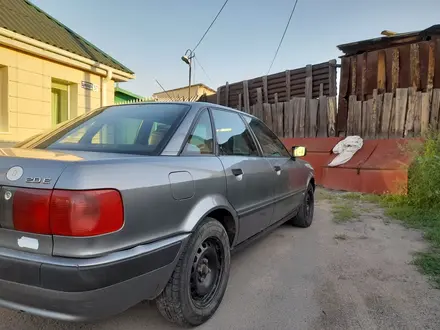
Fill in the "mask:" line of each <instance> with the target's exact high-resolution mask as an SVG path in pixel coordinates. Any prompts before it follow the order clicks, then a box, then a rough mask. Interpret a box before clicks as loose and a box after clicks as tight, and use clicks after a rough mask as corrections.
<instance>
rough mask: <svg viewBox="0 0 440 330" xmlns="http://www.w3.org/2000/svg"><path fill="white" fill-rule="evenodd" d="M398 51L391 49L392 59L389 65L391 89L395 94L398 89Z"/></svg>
mask: <svg viewBox="0 0 440 330" xmlns="http://www.w3.org/2000/svg"><path fill="white" fill-rule="evenodd" d="M399 62H400V60H399V49H397V48H394V49H393V59H392V64H391V89H392V92H393V93H395V92H396V89H397V88H398V87H399V75H400V73H399V65H400V64H399Z"/></svg>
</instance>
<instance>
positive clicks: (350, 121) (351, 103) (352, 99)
mask: <svg viewBox="0 0 440 330" xmlns="http://www.w3.org/2000/svg"><path fill="white" fill-rule="evenodd" d="M356 102H357V100H356V95H350V96H349V98H348V116H347V135H353V133H354V124H355V123H354V121H355V117H354V107H355V104H356Z"/></svg>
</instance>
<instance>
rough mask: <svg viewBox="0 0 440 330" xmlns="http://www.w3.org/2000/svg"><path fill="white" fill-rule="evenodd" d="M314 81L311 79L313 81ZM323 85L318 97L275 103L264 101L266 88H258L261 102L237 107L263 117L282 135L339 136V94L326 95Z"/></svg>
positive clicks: (267, 123) (276, 98)
mask: <svg viewBox="0 0 440 330" xmlns="http://www.w3.org/2000/svg"><path fill="white" fill-rule="evenodd" d="M309 83H310V82H309ZM322 90H323V86H322V85H321V94H320V96H319V97H318V98H310V97H308V98H307V97H293V98H292V99H290V100H288V101H280V100H279V99H278V95H277V94H275V96H274V101H275V102H274V103H267V102H264V100H263V91H262V88H257V90H256V93H257V102H256V103H255V104H254V105H251V106H249V108H246V107H244V106H242V104H241V103H239V104H238V105H237V107H236V108H237V109H238V110H241V111H244V112H247V113H250V114H252V115H254V116H256V117H258V118H260V119H261V120H263V121H264V122H265V123H266V125H267V126H269V128H271V129H272V130H273V131H274V133H275V134H277V135H278V136H279V137H283V138H290V137H327V136H334V135H335V123H336V111H337V109H336V96H325V95H324V93H323V91H322Z"/></svg>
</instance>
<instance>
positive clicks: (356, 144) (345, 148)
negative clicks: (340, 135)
mask: <svg viewBox="0 0 440 330" xmlns="http://www.w3.org/2000/svg"><path fill="white" fill-rule="evenodd" d="M363 145H364V140H363V139H362V138H361V137H360V136H357V135H353V136H347V137H346V138H345V139H344V140H342V141H340V142H339V143H338V144H337V145H335V146H334V147H333V153H334V154H337V156H336V158H335V159H333V160H332V161H331V162H330V164H328V166H330V167H335V166H339V165H342V164H345V163H346V162H348V161H349V160H350V159H351V158H352V157H353V155H354V154H355V153H356V152H357V151H358V150H359V149H361V148H362V146H363Z"/></svg>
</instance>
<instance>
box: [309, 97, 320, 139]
mask: <svg viewBox="0 0 440 330" xmlns="http://www.w3.org/2000/svg"><path fill="white" fill-rule="evenodd" d="M318 107H319V101H318V100H317V99H310V100H309V125H310V126H309V134H308V136H309V137H316V134H317V132H318Z"/></svg>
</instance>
